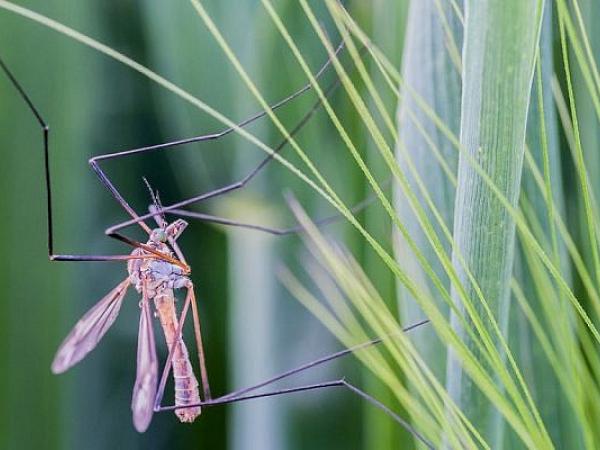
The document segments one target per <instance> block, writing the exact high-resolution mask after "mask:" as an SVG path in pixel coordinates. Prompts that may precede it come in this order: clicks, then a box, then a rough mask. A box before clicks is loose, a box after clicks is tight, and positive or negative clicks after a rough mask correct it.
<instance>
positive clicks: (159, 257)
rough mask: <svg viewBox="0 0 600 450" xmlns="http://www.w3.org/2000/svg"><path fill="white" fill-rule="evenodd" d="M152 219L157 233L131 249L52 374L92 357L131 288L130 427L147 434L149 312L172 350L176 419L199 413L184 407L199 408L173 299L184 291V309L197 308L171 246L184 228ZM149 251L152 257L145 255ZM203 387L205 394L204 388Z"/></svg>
mask: <svg viewBox="0 0 600 450" xmlns="http://www.w3.org/2000/svg"><path fill="white" fill-rule="evenodd" d="M156 218H157V222H158V223H159V227H158V228H155V229H154V230H152V232H151V233H150V236H149V239H148V242H147V243H146V244H145V246H144V247H143V248H135V249H134V250H133V251H132V252H131V254H130V257H131V259H129V260H128V262H127V271H128V276H127V278H125V279H124V280H123V281H122V282H120V283H119V284H118V285H117V286H116V287H115V288H114V289H113V290H112V291H110V292H109V293H108V294H107V295H106V296H105V297H104V298H102V299H101V300H100V301H99V302H98V303H97V304H96V305H95V306H93V307H92V308H91V309H90V310H89V311H88V312H87V313H86V314H85V315H84V316H83V317H82V318H81V319H80V320H79V322H77V324H76V325H75V327H74V328H73V330H72V331H71V333H69V335H68V336H67V337H66V338H65V340H64V341H63V343H62V344H61V346H60V347H59V349H58V352H57V353H56V356H55V358H54V361H53V363H52V371H53V372H54V373H56V374H58V373H62V372H65V371H66V370H68V369H69V368H71V367H72V366H73V365H75V364H77V363H78V362H79V361H81V360H82V359H83V358H84V357H85V356H86V355H87V354H88V353H89V352H91V351H92V350H93V349H94V348H95V347H96V346H97V345H98V343H99V342H100V340H101V339H102V337H103V336H104V335H105V334H106V332H107V331H108V329H109V328H110V327H111V325H112V324H113V323H114V322H115V320H116V318H117V316H118V314H119V311H120V309H121V304H122V303H123V299H124V298H125V294H126V293H127V290H128V288H129V286H133V287H134V288H135V290H136V291H137V292H138V294H139V295H140V296H141V301H140V322H139V333H138V350H137V374H136V379H135V384H134V388H133V396H132V401H131V409H132V412H133V423H134V425H135V428H136V429H137V430H138V431H140V432H143V431H145V430H146V429H147V428H148V425H149V424H150V420H151V418H152V414H153V412H154V409H155V407H156V393H157V385H158V361H157V356H156V345H155V340H154V334H153V331H152V315H153V314H152V312H151V310H152V309H154V311H155V314H156V316H157V317H158V318H159V320H160V325H161V328H162V330H163V334H164V338H165V341H166V344H167V347H168V348H169V349H171V355H170V361H171V362H172V371H173V378H174V382H175V406H176V407H178V408H177V409H176V410H175V414H176V415H177V417H178V418H179V420H180V421H181V422H193V421H194V420H195V419H196V417H198V416H199V415H200V412H201V408H200V407H199V406H192V407H186V406H187V405H195V404H198V403H200V402H201V398H200V392H199V389H198V387H199V383H198V381H197V379H196V376H195V374H194V370H193V368H192V364H191V362H190V357H189V352H188V349H187V347H186V345H185V342H184V341H183V337H182V334H181V332H180V330H179V328H180V326H179V318H178V317H177V311H176V307H175V294H174V291H175V290H178V289H185V290H186V291H187V296H186V299H187V300H186V305H188V304H189V303H190V302H195V296H194V285H193V283H192V281H191V280H190V278H189V274H190V272H191V271H190V268H189V266H187V264H186V263H185V260H184V259H183V258H182V257H180V258H181V259H176V256H175V255H176V254H177V253H179V254H180V249H179V248H178V247H177V245H176V243H175V241H176V240H177V238H178V237H179V236H180V235H181V233H182V232H183V230H184V229H185V228H186V227H187V225H188V224H187V222H185V221H184V220H183V219H177V220H176V221H174V222H173V223H170V224H167V222H166V221H164V220H163V219H159V216H156ZM149 249H151V250H153V251H154V252H153V253H151V252H149V251H148V250H149ZM163 255H164V256H163ZM186 309H187V306H186ZM195 328H196V329H197V330H199V324H197V323H195ZM198 336H199V335H198ZM198 354H199V358H200V367H201V373H202V376H203V379H207V378H206V375H205V374H206V369H205V364H204V358H203V351H202V350H199V351H198ZM205 387H206V389H208V384H207V383H205ZM205 392H208V390H206V391H205Z"/></svg>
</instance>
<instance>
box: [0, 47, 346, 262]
mask: <svg viewBox="0 0 600 450" xmlns="http://www.w3.org/2000/svg"><path fill="white" fill-rule="evenodd" d="M342 49H343V44H340V45H339V46H338V48H337V49H336V53H339V52H340V51H341V50H342ZM330 65H331V59H330V58H328V59H327V61H326V63H325V64H324V65H323V66H322V67H321V68H320V69H319V71H318V72H317V74H316V77H317V78H318V77H320V76H321V75H322V74H323V73H324V72H325V71H326V69H327V68H328V67H329V66H330ZM0 68H1V69H2V71H3V72H4V73H5V74H6V76H7V77H8V78H9V80H10V82H11V83H12V85H13V86H14V87H15V89H16V90H17V91H18V93H19V95H20V96H21V98H22V99H23V101H24V102H25V103H26V104H27V106H28V108H29V109H30V111H31V112H32V114H33V115H34V116H35V118H36V120H37V122H38V124H39V125H40V127H41V129H42V136H43V150H44V169H45V184H46V203H47V232H48V256H49V258H50V259H51V260H53V261H121V260H123V259H127V258H123V255H66V254H64V255H63V254H55V253H54V233H53V216H52V212H53V209H52V183H51V171H50V146H49V127H48V124H47V123H46V122H45V120H44V119H43V117H42V115H41V113H40V112H39V110H38V109H37V107H36V106H35V105H34V103H33V102H32V101H31V99H30V97H29V95H28V94H27V93H26V92H25V90H24V89H23V87H22V86H21V84H20V83H19V82H18V81H17V79H16V78H15V76H14V75H13V74H12V72H11V71H10V70H9V69H8V67H7V65H6V64H5V63H4V61H3V60H2V59H0ZM337 85H339V81H336V82H334V83H333V85H332V86H330V89H331V90H333V89H334V88H335V87H337ZM311 89H312V85H311V84H310V83H309V84H307V85H305V86H304V87H302V88H301V89H299V90H298V91H296V92H294V93H293V94H291V95H289V96H288V97H286V98H284V99H283V100H281V101H279V102H277V103H275V104H274V105H273V106H272V107H271V109H272V110H275V109H278V108H280V107H282V106H284V105H285V104H287V103H288V102H290V101H292V100H294V99H295V98H297V97H299V96H300V95H302V94H304V93H305V92H307V91H309V90H311ZM319 104H320V102H318V104H316V105H315V106H314V107H313V109H311V111H309V113H308V114H306V115H305V117H304V118H303V119H302V121H301V122H300V124H298V125H297V127H296V128H295V130H294V133H295V132H297V131H299V129H301V128H302V127H303V126H304V125H305V124H306V122H308V120H309V119H310V117H311V116H312V115H313V114H314V112H315V111H316V110H317V109H318V107H319ZM265 115H266V112H265V111H262V112H260V113H257V114H255V115H253V116H252V117H250V118H248V119H246V120H244V121H242V122H241V123H240V124H239V125H238V126H240V127H244V126H246V125H248V124H250V123H252V122H254V121H256V120H258V119H260V118H262V117H264V116H265ZM233 131H234V128H227V129H225V130H222V131H220V132H218V133H214V134H208V135H203V136H197V137H192V138H188V139H182V140H177V141H172V142H167V143H163V144H158V145H153V146H147V147H141V148H136V149H132V150H126V151H123V152H117V153H111V154H106V155H99V156H95V157H93V158H91V159H90V160H89V164H90V166H91V167H92V169H93V170H94V172H95V173H96V175H97V176H98V178H99V180H100V181H101V183H102V184H103V185H104V186H105V187H106V189H107V190H108V191H109V192H110V193H111V195H112V196H113V197H114V198H115V200H116V201H117V202H118V203H119V204H120V205H121V207H122V208H123V209H124V210H125V211H126V212H127V213H128V214H129V215H130V216H131V217H132V220H131V221H129V222H128V223H125V224H120V225H117V226H115V227H111V228H109V229H107V230H106V231H105V233H106V234H107V235H108V236H109V237H112V238H114V239H117V240H120V241H121V242H124V243H126V244H128V245H130V246H133V247H143V245H142V244H140V243H139V242H137V241H134V240H133V239H130V238H127V237H125V236H123V235H122V234H119V233H117V231H118V230H119V229H121V228H124V227H125V226H128V225H130V224H138V225H139V226H140V227H142V228H143V229H144V231H145V232H147V233H148V234H150V233H151V229H150V228H149V227H148V225H147V224H146V223H145V222H144V221H145V220H146V219H149V218H151V217H152V216H153V215H154V214H152V213H149V214H145V215H144V216H141V217H140V216H138V214H137V213H136V212H135V211H134V210H133V208H132V207H131V206H130V205H129V203H128V202H127V201H126V200H125V198H124V197H123V196H122V195H121V193H120V192H119V190H118V189H117V187H116V186H115V184H114V183H113V182H112V181H111V180H110V178H109V177H108V176H107V175H106V173H105V172H104V171H103V170H102V168H101V167H100V165H99V162H100V161H103V160H108V159H116V158H121V157H125V156H130V155H134V154H138V153H144V152H150V151H154V150H162V149H168V148H173V147H176V146H180V145H184V144H188V143H192V142H202V141H210V140H215V139H219V138H221V137H223V136H226V135H228V134H230V133H232V132H233ZM284 146H285V142H283V143H282V144H281V145H280V146H279V148H278V149H277V151H279V150H280V149H281V148H283V147H284ZM271 159H273V155H269V156H268V157H266V158H265V159H264V160H263V161H262V162H261V163H260V164H259V165H258V166H257V167H256V168H255V169H254V170H253V171H252V172H251V173H250V174H248V175H247V176H246V177H245V178H244V179H242V180H240V181H239V182H237V183H233V184H232V185H229V186H226V187H224V188H221V189H217V190H215V191H212V192H209V193H206V194H202V195H199V196H196V197H194V198H192V199H188V200H185V201H183V202H179V203H177V204H174V205H170V206H167V207H166V208H163V209H164V211H168V210H169V209H175V208H179V207H182V206H185V205H189V204H192V203H195V202H199V201H201V200H205V199H208V198H212V197H216V196H218V195H221V194H225V193H227V192H230V191H232V190H236V189H239V188H241V187H243V186H245V185H246V184H247V183H248V182H249V181H250V180H251V179H252V178H253V177H254V176H255V175H256V174H257V173H258V172H259V171H260V170H261V169H262V168H263V167H264V166H265V165H267V164H268V163H269V162H270V160H271ZM164 211H158V213H159V214H162V213H163V212H164Z"/></svg>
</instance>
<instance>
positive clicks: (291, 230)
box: [168, 182, 389, 236]
mask: <svg viewBox="0 0 600 450" xmlns="http://www.w3.org/2000/svg"><path fill="white" fill-rule="evenodd" d="M387 184H389V182H386V183H384V184H383V186H385V185H387ZM375 200H377V196H375V195H371V196H369V197H368V198H366V199H364V200H362V201H361V202H359V203H357V204H356V205H354V206H353V207H352V208H350V211H351V212H352V213H353V214H356V213H358V212H360V211H362V210H363V209H365V208H366V207H368V206H369V205H371V204H372V203H373V202H374V201H375ZM168 213H169V214H172V215H174V216H178V217H185V218H188V219H195V220H199V221H201V222H209V223H218V224H220V225H227V226H232V227H238V228H246V229H250V230H255V231H261V232H263V233H268V234H273V235H275V236H285V235H288V234H295V233H298V232H300V231H302V227H301V226H300V225H294V226H291V227H287V228H277V227H270V226H265V225H259V224H254V223H248V222H240V221H237V220H232V219H228V218H226V217H219V216H215V215H212V214H204V213H200V212H195V211H188V210H185V209H172V210H170V211H168ZM343 218H344V216H343V215H341V214H333V215H331V216H328V217H322V218H318V219H314V220H313V222H314V223H315V225H317V226H325V225H329V224H331V223H335V222H337V221H339V220H341V219H343Z"/></svg>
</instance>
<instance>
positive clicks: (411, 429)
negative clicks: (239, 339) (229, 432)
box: [156, 378, 435, 450]
mask: <svg viewBox="0 0 600 450" xmlns="http://www.w3.org/2000/svg"><path fill="white" fill-rule="evenodd" d="M333 387H343V388H346V389H348V390H349V391H350V392H352V393H354V394H356V395H358V396H359V397H360V398H361V399H363V400H365V401H367V402H369V403H370V404H372V405H373V406H375V407H376V408H379V409H380V410H382V411H383V412H384V413H385V414H387V415H388V416H389V417H391V418H392V419H393V420H395V421H396V422H397V423H398V424H400V425H401V426H402V427H404V429H406V431H408V432H409V433H410V434H411V435H412V436H413V437H414V438H415V439H418V440H419V441H421V442H422V443H423V444H424V445H425V446H426V447H427V448H430V449H431V450H434V448H435V447H434V446H433V444H432V443H431V442H429V441H428V440H427V439H426V438H425V437H424V436H423V435H422V434H421V433H419V432H418V431H417V430H416V429H415V427H413V426H412V425H411V424H410V423H409V422H408V421H406V420H405V419H403V418H402V417H400V416H399V415H398V414H396V413H395V412H394V411H392V410H391V409H390V408H388V407H387V406H385V405H384V404H383V403H381V402H380V401H379V400H377V399H376V398H374V397H373V396H371V395H369V394H367V393H366V392H364V391H363V390H361V389H359V388H357V387H356V386H354V385H353V384H350V383H348V382H347V381H346V380H345V379H343V378H342V379H339V380H334V381H326V382H323V383H315V384H307V385H303V386H296V387H292V388H286V389H279V390H275V391H270V392H264V393H260V394H251V395H244V396H238V397H227V398H224V397H220V398H217V399H214V400H210V401H206V402H200V403H198V404H195V405H186V406H175V405H171V406H162V407H160V408H158V409H156V411H173V410H176V409H180V408H184V407H185V408H191V407H195V406H200V407H204V408H206V407H211V406H218V405H226V404H229V403H238V402H242V401H247V400H255V399H258V398H266V397H275V396H278V395H288V394H293V393H298V392H307V391H315V390H322V389H327V388H333Z"/></svg>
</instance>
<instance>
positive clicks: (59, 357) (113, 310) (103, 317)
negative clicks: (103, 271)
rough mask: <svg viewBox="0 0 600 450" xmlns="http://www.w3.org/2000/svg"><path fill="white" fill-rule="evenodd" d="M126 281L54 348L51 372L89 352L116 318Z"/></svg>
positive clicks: (66, 367)
mask: <svg viewBox="0 0 600 450" xmlns="http://www.w3.org/2000/svg"><path fill="white" fill-rule="evenodd" d="M128 286H129V278H127V279H125V280H123V281H122V282H121V283H119V284H118V285H117V287H116V288H114V289H113V290H112V291H110V292H109V293H108V294H107V295H106V296H105V297H104V298H103V299H102V300H100V301H99V302H98V303H96V304H95V305H94V306H93V307H92V309H90V310H89V311H88V312H87V313H85V315H84V316H83V317H82V318H81V319H79V322H77V324H76V325H75V327H74V328H73V330H72V331H71V332H70V333H69V335H68V336H67V337H66V338H65V340H64V341H63V343H62V344H61V345H60V347H59V348H58V351H57V352H56V356H55V357H54V361H53V362H52V372H54V373H62V372H64V371H66V370H67V369H69V368H70V367H72V366H74V365H75V364H77V363H78V362H79V361H81V360H82V359H83V358H84V357H85V356H86V355H87V354H88V353H89V352H91V351H92V350H93V349H94V348H95V347H96V345H98V342H100V339H102V337H103V336H104V335H105V334H106V332H107V331H108V329H109V328H110V326H111V325H112V324H113V323H114V321H115V319H116V318H117V316H118V315H119V311H120V309H121V304H122V303H123V298H124V297H125V293H126V292H127V287H128Z"/></svg>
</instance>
